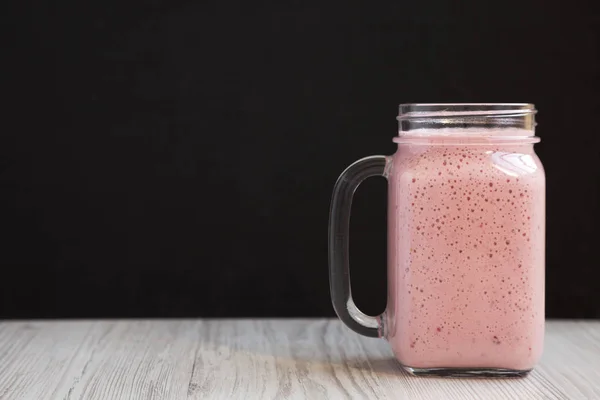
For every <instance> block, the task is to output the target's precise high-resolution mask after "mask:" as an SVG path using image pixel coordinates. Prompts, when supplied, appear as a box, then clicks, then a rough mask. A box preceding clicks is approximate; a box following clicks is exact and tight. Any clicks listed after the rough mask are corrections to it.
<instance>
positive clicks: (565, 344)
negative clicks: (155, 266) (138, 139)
mask: <svg viewBox="0 0 600 400" xmlns="http://www.w3.org/2000/svg"><path fill="white" fill-rule="evenodd" d="M307 398H309V399H402V398H408V399H441V398H444V399H453V398H456V399H600V322H598V321H588V322H585V321H551V322H548V324H547V334H546V346H545V352H544V356H543V358H542V362H541V363H540V365H539V366H538V367H537V368H536V369H535V370H534V371H533V372H532V374H530V376H529V377H527V378H524V379H464V378H462V379H435V378H416V377H412V376H410V375H408V374H406V373H405V372H404V371H402V370H401V368H400V367H399V366H398V364H397V363H396V362H395V361H394V359H393V357H392V353H391V351H390V349H389V347H388V345H387V343H386V342H385V341H383V340H378V339H369V338H364V337H361V336H359V335H357V334H354V333H353V332H350V331H349V330H348V329H346V328H345V327H344V326H342V324H341V323H340V322H339V321H336V320H297V319H296V320H122V321H46V322H42V321H19V322H3V323H0V399H7V400H12V399H34V400H38V399H111V400H112V399H127V400H129V399H307Z"/></svg>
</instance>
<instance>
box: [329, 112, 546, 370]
mask: <svg viewBox="0 0 600 400" xmlns="http://www.w3.org/2000/svg"><path fill="white" fill-rule="evenodd" d="M534 115H535V108H534V106H533V105H531V104H406V105H401V106H400V115H399V117H398V120H399V123H400V129H399V135H398V136H397V137H396V138H395V139H394V141H395V142H396V143H397V144H398V151H397V152H396V153H395V154H394V155H393V156H390V157H385V156H372V157H367V158H364V159H362V160H359V161H357V162H356V163H354V164H352V165H351V166H350V167H348V168H347V169H346V170H345V171H344V172H343V173H342V175H341V176H340V178H339V179H338V181H337V183H336V185H335V188H334V193H333V198H332V204H331V213H330V222H329V268H330V284H331V295H332V301H333V305H334V308H335V310H336V312H337V314H338V316H339V317H340V319H341V320H342V321H343V322H345V323H346V324H347V325H348V326H349V327H350V328H352V329H353V330H355V331H357V332H358V333H361V334H364V335H367V336H373V337H384V338H385V339H387V340H388V342H389V343H390V345H391V347H392V349H393V352H394V354H395V356H396V358H397V359H398V360H399V361H400V363H401V364H402V365H403V367H404V368H405V369H406V370H407V371H409V372H411V373H413V374H416V375H460V376H463V375H486V376H497V375H509V376H510V375H517V376H518V375H525V374H527V373H528V372H529V371H530V370H531V369H532V368H533V366H534V365H535V363H536V362H537V361H538V360H539V358H540V356H541V353H542V348H543V338H544V276H545V274H544V270H545V268H544V243H545V175H544V170H543V167H542V165H541V163H540V160H539V159H538V157H537V155H536V154H535V152H534V150H533V144H534V143H536V142H538V141H539V139H538V138H537V137H536V136H535V133H534V127H535V121H534ZM369 176H384V177H386V178H387V179H388V182H389V188H388V297H387V298H388V302H387V308H386V311H385V312H384V313H383V314H382V315H380V316H377V317H371V316H367V315H365V314H363V313H362V312H360V310H358V308H357V307H356V306H355V305H354V302H353V301H352V296H351V293H350V279H349V267H348V233H349V232H348V230H349V218H350V206H351V201H352V195H353V193H354V190H355V189H356V188H357V186H358V185H359V184H360V182H361V181H362V180H364V179H365V178H367V177H369Z"/></svg>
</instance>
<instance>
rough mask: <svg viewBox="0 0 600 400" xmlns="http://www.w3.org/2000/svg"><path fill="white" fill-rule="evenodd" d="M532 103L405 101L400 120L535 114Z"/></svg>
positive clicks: (400, 109)
mask: <svg viewBox="0 0 600 400" xmlns="http://www.w3.org/2000/svg"><path fill="white" fill-rule="evenodd" d="M536 112H537V110H536V109H535V105H534V104H532V103H403V104H400V106H399V114H398V117H397V119H398V121H401V120H409V119H418V118H435V117H443V118H448V117H469V116H480V117H482V116H486V117H495V116H498V117H519V116H525V115H532V114H535V113H536Z"/></svg>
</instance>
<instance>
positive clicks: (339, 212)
mask: <svg viewBox="0 0 600 400" xmlns="http://www.w3.org/2000/svg"><path fill="white" fill-rule="evenodd" d="M390 161H391V159H390V158H389V157H385V156H371V157H366V158H363V159H360V160H358V161H356V162H355V163H354V164H352V165H350V166H349V167H348V168H346V170H345V171H344V172H342V174H341V175H340V177H339V178H338V180H337V182H336V183H335V186H334V188H333V196H332V198H331V208H330V210H329V287H330V290H331V301H332V303H333V308H334V309H335V312H336V313H337V315H338V317H339V318H340V319H341V320H342V322H343V323H344V324H346V326H348V327H349V328H350V329H352V330H353V331H355V332H358V333H360V334H361V335H365V336H370V337H381V336H383V332H382V331H383V325H382V319H381V316H377V317H372V316H369V315H366V314H364V313H363V312H361V311H360V310H359V309H358V308H357V307H356V305H355V304H354V301H353V300H352V293H351V290H350V267H349V261H348V259H349V251H348V248H349V233H350V209H351V207H352V198H353V197H354V192H355V191H356V188H358V186H359V185H360V184H361V182H362V181H364V180H365V179H367V178H369V177H371V176H383V177H385V178H387V172H388V170H389V165H391V164H390Z"/></svg>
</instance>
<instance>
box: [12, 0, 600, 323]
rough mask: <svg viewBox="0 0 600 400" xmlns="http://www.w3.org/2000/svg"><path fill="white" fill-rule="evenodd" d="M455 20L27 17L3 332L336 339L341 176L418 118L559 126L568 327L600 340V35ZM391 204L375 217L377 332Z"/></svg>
mask: <svg viewBox="0 0 600 400" xmlns="http://www.w3.org/2000/svg"><path fill="white" fill-rule="evenodd" d="M451 3H453V2H449V1H442V0H438V1H432V2H419V1H410V2H408V1H400V0H394V1H391V0H386V1H371V2H369V1H357V0H350V1H328V2H301V1H271V2H261V1H242V0H238V1H205V2H200V1H197V2H194V1H173V0H172V1H167V0H154V1H148V2H139V1H115V0H112V1H104V2H100V1H97V2H95V3H93V4H91V3H89V2H83V1H72V0H71V1H69V0H65V1H53V2H50V1H47V2H27V1H16V0H11V1H8V2H5V3H3V6H2V7H4V8H6V9H4V10H3V12H2V15H3V18H4V19H5V24H4V26H5V27H8V28H9V30H8V33H7V34H6V35H3V37H4V39H6V43H5V45H4V46H3V57H2V80H3V83H2V85H3V88H4V89H3V90H2V93H3V97H4V98H5V100H6V101H5V102H4V103H5V105H4V106H3V113H2V114H3V115H4V117H3V118H2V127H1V129H0V132H1V133H0V234H1V236H2V240H1V242H0V265H1V268H2V289H1V291H0V292H1V294H0V316H2V317H126V316H140V317H169V316H204V317H215V316H219V317H227V316H331V315H333V310H332V308H331V303H330V300H329V292H328V291H329V285H328V276H327V254H326V251H327V238H326V233H327V219H328V211H329V199H330V193H331V189H332V186H333V183H334V182H335V179H336V178H337V175H338V174H339V173H340V172H341V171H342V170H343V168H345V167H346V166H347V165H348V164H349V163H351V162H352V161H354V160H355V159H357V158H360V157H363V156H366V155H371V154H391V153H393V152H394V150H395V147H394V145H393V143H392V141H391V140H392V137H393V136H394V135H395V132H396V121H395V119H394V117H395V116H396V112H397V105H398V103H401V102H464V101H468V102H481V101H483V102H502V101H504V102H533V103H535V104H536V105H537V108H538V109H539V114H538V122H539V126H538V134H539V135H540V136H541V137H542V143H541V144H540V145H538V146H537V150H538V154H539V155H540V158H541V159H542V161H543V163H544V165H545V168H546V174H547V177H548V181H547V196H548V197H547V198H548V200H547V214H548V222H547V229H548V233H547V315H548V316H550V317H600V295H599V293H600V256H599V252H598V249H599V242H600V241H599V239H600V234H599V225H600V212H599V207H600V198H599V192H600V139H599V137H600V132H599V131H600V129H598V126H599V121H600V119H599V118H600V117H599V114H598V110H599V109H600V100H599V98H598V95H599V90H598V89H599V83H598V82H599V80H598V67H599V64H598V52H599V47H600V44H599V40H598V39H599V38H598V33H599V31H600V29H599V24H600V15H599V14H598V12H597V10H596V9H592V2H589V3H586V2H584V1H581V0H572V1H569V2H556V5H553V4H552V3H551V2H548V1H523V2H518V3H514V4H513V3H508V2H493V3H489V2H481V1H469V2H465V3H463V4H461V5H460V6H459V5H456V6H455V5H452V4H451ZM486 3H489V4H486ZM385 193H386V184H385V181H384V180H383V179H380V180H377V179H374V180H370V181H368V182H366V183H365V184H364V185H363V186H362V187H361V189H360V190H359V191H358V193H357V196H356V199H355V206H354V209H353V211H354V214H353V220H352V239H351V249H352V250H351V256H352V261H353V265H352V271H353V278H354V292H355V300H356V302H357V304H358V305H359V306H361V307H362V308H363V310H364V311H366V312H369V313H372V314H374V313H378V312H380V311H382V309H383V308H384V306H385V235H386V233H385V227H386V225H385V213H386V211H385V202H386V200H385Z"/></svg>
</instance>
